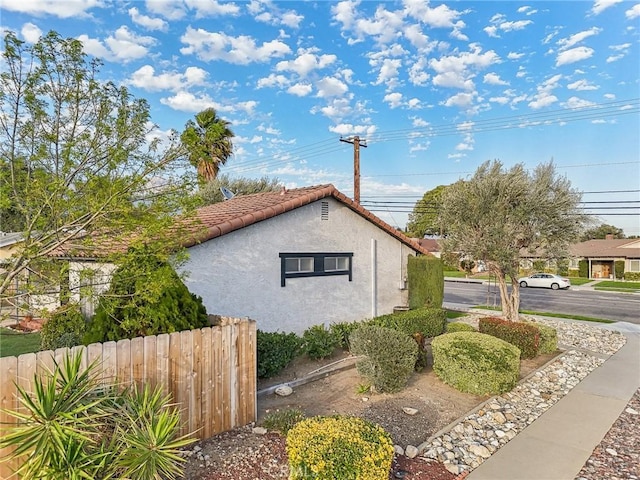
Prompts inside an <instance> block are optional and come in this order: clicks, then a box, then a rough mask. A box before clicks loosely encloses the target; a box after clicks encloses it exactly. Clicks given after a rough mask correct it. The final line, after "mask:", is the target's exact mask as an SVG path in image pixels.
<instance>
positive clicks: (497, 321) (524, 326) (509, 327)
mask: <svg viewBox="0 0 640 480" xmlns="http://www.w3.org/2000/svg"><path fill="white" fill-rule="evenodd" d="M478 327H479V331H480V333H486V334H487V335H491V336H493V337H497V338H500V339H502V340H504V341H505V342H509V343H510V344H512V345H515V346H516V347H518V348H519V349H520V352H521V353H520V355H521V357H522V358H534V357H536V356H537V355H538V349H539V348H540V330H538V329H537V328H536V327H534V326H533V325H531V324H530V323H525V322H511V321H509V320H504V319H502V318H497V317H483V318H481V319H480V323H479V325H478Z"/></svg>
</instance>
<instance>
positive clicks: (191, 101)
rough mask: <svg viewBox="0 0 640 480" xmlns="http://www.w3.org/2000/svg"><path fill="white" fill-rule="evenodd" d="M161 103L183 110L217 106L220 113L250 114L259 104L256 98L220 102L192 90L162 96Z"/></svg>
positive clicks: (192, 110) (198, 110)
mask: <svg viewBox="0 0 640 480" xmlns="http://www.w3.org/2000/svg"><path fill="white" fill-rule="evenodd" d="M160 103H162V104H163V105H166V106H168V107H170V108H172V109H174V110H178V111H181V112H192V113H193V112H200V111H202V110H203V109H205V108H209V107H212V108H215V109H216V111H217V112H220V113H238V112H241V113H246V114H248V115H251V114H253V112H254V110H255V109H256V107H257V106H258V102H256V101H254V100H248V101H245V102H238V103H235V104H231V103H219V102H216V101H214V100H213V99H212V98H211V97H210V96H209V95H207V94H206V93H203V94H201V95H194V94H193V93H191V92H186V91H182V90H181V91H179V92H177V93H176V94H175V95H173V96H171V97H167V98H161V99H160Z"/></svg>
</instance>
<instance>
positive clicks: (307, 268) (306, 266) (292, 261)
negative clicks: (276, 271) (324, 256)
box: [284, 257, 313, 273]
mask: <svg viewBox="0 0 640 480" xmlns="http://www.w3.org/2000/svg"><path fill="white" fill-rule="evenodd" d="M284 271H285V273H301V272H313V257H292V258H286V259H285V261H284Z"/></svg>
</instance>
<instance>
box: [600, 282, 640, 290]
mask: <svg viewBox="0 0 640 480" xmlns="http://www.w3.org/2000/svg"><path fill="white" fill-rule="evenodd" d="M596 287H597V288H618V289H621V290H640V282H616V281H612V280H605V281H604V282H598V283H597V285H596Z"/></svg>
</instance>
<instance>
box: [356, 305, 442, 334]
mask: <svg viewBox="0 0 640 480" xmlns="http://www.w3.org/2000/svg"><path fill="white" fill-rule="evenodd" d="M367 323H368V324H369V325H375V326H378V327H386V328H391V329H392V330H398V331H400V332H403V333H406V334H407V335H413V334H414V333H420V334H422V335H423V336H424V337H435V336H438V335H441V334H442V333H444V327H445V324H446V323H447V313H446V312H445V311H444V310H443V309H441V308H418V309H416V310H407V311H406V312H398V313H392V314H389V315H381V316H379V317H375V318H373V319H371V320H369V321H368V322H367Z"/></svg>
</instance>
